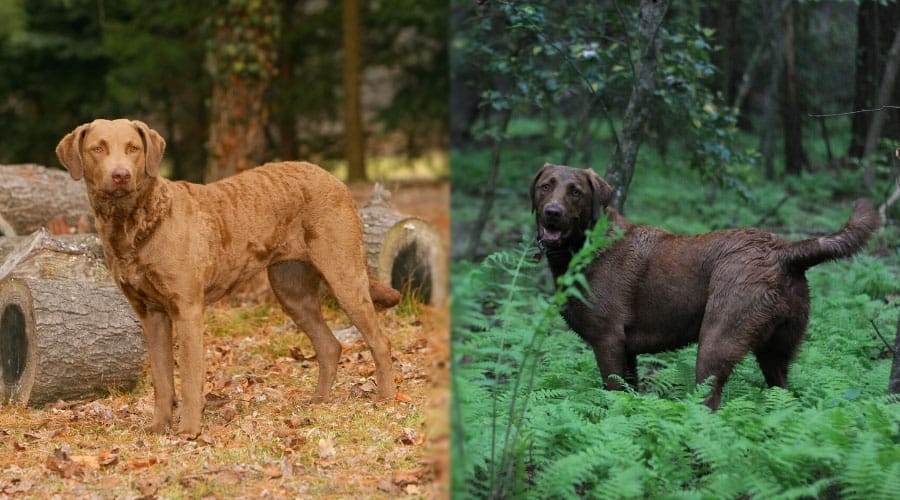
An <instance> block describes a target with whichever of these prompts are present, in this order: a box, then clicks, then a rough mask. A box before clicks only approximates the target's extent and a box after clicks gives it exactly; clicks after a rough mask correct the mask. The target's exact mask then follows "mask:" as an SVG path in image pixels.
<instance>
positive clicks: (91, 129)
mask: <svg viewBox="0 0 900 500" xmlns="http://www.w3.org/2000/svg"><path fill="white" fill-rule="evenodd" d="M164 152H165V141H164V140H163V138H162V137H161V136H160V135H159V134H158V133H156V132H155V131H154V130H152V129H150V128H149V127H148V126H147V125H146V124H144V123H142V122H139V121H132V120H123V119H120V120H113V121H109V120H95V121H93V122H92V123H88V124H84V125H81V126H79V127H77V128H76V129H75V130H73V131H72V132H71V133H69V134H67V135H66V136H65V137H63V139H62V140H61V141H60V142H59V145H58V146H57V148H56V153H57V156H59V159H60V161H61V162H62V163H63V165H65V166H66V168H67V169H68V170H69V173H70V174H71V176H72V178H73V179H76V180H78V179H81V178H82V177H83V178H84V181H85V185H86V187H87V192H88V197H89V199H90V202H91V206H92V207H93V209H94V212H95V214H96V217H97V230H98V233H99V235H100V238H101V240H102V241H103V246H104V250H105V254H106V261H107V263H108V265H109V268H110V271H111V272H112V274H113V276H114V277H115V279H116V282H117V284H118V285H119V287H120V288H121V289H122V292H123V293H124V294H125V296H126V297H127V298H128V300H129V301H130V302H131V305H132V307H133V308H134V310H135V312H136V313H137V315H138V317H139V318H140V320H141V323H142V326H143V330H144V337H145V340H146V342H147V349H148V351H149V354H150V365H151V371H152V375H153V385H154V389H155V393H156V403H155V412H154V417H153V424H152V425H151V430H153V431H157V432H161V431H163V430H165V429H166V428H167V427H168V426H169V425H170V423H171V421H172V408H173V406H174V403H175V390H174V383H173V365H174V361H173V349H172V341H173V334H177V335H178V341H179V345H180V349H179V351H180V352H179V354H180V358H179V367H180V369H181V378H182V397H183V399H184V406H183V409H182V415H181V422H180V427H179V432H180V433H181V434H183V435H187V436H196V435H198V434H199V433H200V420H201V414H202V412H203V401H204V399H203V384H204V382H205V369H204V367H203V366H204V363H203V357H204V356H203V353H204V351H203V341H202V333H203V306H204V304H207V303H210V302H212V301H216V300H218V299H220V298H221V297H222V296H223V295H225V294H226V293H228V291H229V290H231V289H232V288H233V287H234V286H235V285H237V284H238V283H240V282H242V281H244V280H246V279H247V278H249V277H250V276H252V275H254V274H255V273H257V272H259V271H260V270H262V269H267V270H268V275H269V282H270V284H271V286H272V289H273V291H274V292H275V296H276V297H277V298H278V300H279V301H280V302H281V304H282V305H283V306H284V308H285V310H286V311H287V312H288V314H290V316H291V317H292V318H293V319H294V321H295V322H296V323H297V325H298V326H300V327H301V328H302V329H303V330H304V331H305V332H306V334H307V335H308V336H309V337H310V339H311V340H312V343H313V347H314V348H315V350H316V357H317V359H318V361H319V382H318V387H317V389H316V392H315V396H314V398H313V399H314V400H325V399H327V398H328V396H329V393H330V391H331V386H332V384H333V382H334V377H335V373H336V372H337V365H338V359H339V358H340V353H341V345H340V343H339V342H338V341H337V339H335V337H334V335H333V334H332V332H331V330H329V329H328V327H327V326H326V324H325V322H324V320H323V319H322V313H321V310H320V304H319V300H320V299H319V289H320V287H321V286H322V285H327V286H328V288H330V289H331V291H332V293H333V294H334V296H335V298H336V299H337V301H338V303H339V304H340V305H341V307H342V308H343V309H344V310H345V311H346V312H347V314H348V316H349V317H350V319H351V321H352V322H353V323H354V324H355V325H356V326H357V328H358V329H359V331H360V332H361V333H362V334H363V337H364V338H365V340H366V342H367V343H368V344H369V347H370V348H371V350H372V355H373V358H374V360H375V378H376V381H377V383H378V395H379V397H381V398H384V399H389V398H392V397H393V396H394V393H395V384H394V378H393V375H392V370H391V350H390V343H389V342H388V340H387V338H386V337H385V336H384V334H383V333H382V332H381V330H380V329H379V327H378V323H377V321H376V320H377V318H376V316H375V310H374V307H373V305H374V304H373V302H374V303H376V304H378V305H380V306H382V307H390V306H392V305H395V304H396V303H397V302H398V301H399V298H400V294H399V293H398V292H397V291H396V290H393V289H392V288H390V287H387V286H384V285H381V284H380V283H377V282H376V281H375V280H373V279H371V278H370V277H369V271H368V267H367V263H366V257H365V252H364V248H363V243H362V223H361V221H360V218H359V214H358V212H357V210H356V205H355V203H354V201H353V197H352V196H351V194H350V191H349V190H348V189H347V187H346V186H345V185H344V184H343V183H341V182H340V181H339V180H338V179H336V178H335V177H334V176H332V175H331V174H329V173H327V172H326V171H324V170H322V169H321V168H319V167H317V166H315V165H313V164H310V163H301V162H281V163H270V164H266V165H263V166H261V167H258V168H255V169H252V170H248V171H246V172H244V173H241V174H238V175H235V176H233V177H229V178H227V179H223V180H221V181H218V182H214V183H212V184H209V185H205V186H204V185H198V184H190V183H186V182H172V181H169V180H167V179H164V178H162V177H160V176H159V162H160V160H161V159H162V156H163V153H164Z"/></svg>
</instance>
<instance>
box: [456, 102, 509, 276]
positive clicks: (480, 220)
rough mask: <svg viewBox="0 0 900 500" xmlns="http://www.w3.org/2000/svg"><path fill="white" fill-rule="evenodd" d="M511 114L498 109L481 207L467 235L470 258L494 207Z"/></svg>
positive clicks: (474, 254)
mask: <svg viewBox="0 0 900 500" xmlns="http://www.w3.org/2000/svg"><path fill="white" fill-rule="evenodd" d="M511 116H512V111H511V110H509V109H503V110H500V124H499V131H498V133H497V135H496V137H495V138H494V145H493V147H492V149H491V164H490V170H489V172H488V178H487V183H486V184H485V186H484V192H483V193H482V195H481V196H482V197H481V208H480V209H479V210H478V217H477V218H476V219H475V226H474V227H473V228H472V232H471V236H470V237H469V248H468V249H467V250H466V256H467V257H468V258H469V259H470V260H476V259H477V258H478V252H479V250H480V248H479V247H480V246H481V235H482V233H484V229H485V228H486V227H487V221H488V217H489V216H490V214H491V209H493V208H494V198H495V197H496V196H497V179H498V178H499V177H500V156H501V154H502V152H503V142H504V138H503V137H504V136H505V135H506V128H507V127H508V126H509V120H510V117H511Z"/></svg>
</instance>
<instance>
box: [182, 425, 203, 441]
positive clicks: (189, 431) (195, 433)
mask: <svg viewBox="0 0 900 500" xmlns="http://www.w3.org/2000/svg"><path fill="white" fill-rule="evenodd" d="M176 434H177V435H178V437H180V438H181V439H184V440H185V441H196V440H197V438H198V437H200V426H199V425H197V426H192V425H181V426H180V427H179V428H178V432H177V433H176Z"/></svg>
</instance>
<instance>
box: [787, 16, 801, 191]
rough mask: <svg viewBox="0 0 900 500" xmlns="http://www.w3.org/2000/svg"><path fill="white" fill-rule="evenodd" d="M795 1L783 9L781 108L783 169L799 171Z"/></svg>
mask: <svg viewBox="0 0 900 500" xmlns="http://www.w3.org/2000/svg"><path fill="white" fill-rule="evenodd" d="M795 10H796V4H795V2H791V4H790V5H788V7H787V8H786V9H785V11H784V19H783V24H784V47H783V48H784V67H785V91H784V108H783V115H784V118H783V126H784V171H785V173H786V174H799V173H800V171H801V170H802V169H803V162H804V153H803V122H802V120H801V117H800V91H799V89H798V88H797V80H798V76H797V46H796V37H795V33H796V30H795V27H794V25H795V20H794V12H795Z"/></svg>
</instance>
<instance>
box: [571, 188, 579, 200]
mask: <svg viewBox="0 0 900 500" xmlns="http://www.w3.org/2000/svg"><path fill="white" fill-rule="evenodd" d="M569 195H570V196H572V198H580V197H581V191H579V190H577V189H573V190H572V191H570V192H569Z"/></svg>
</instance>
